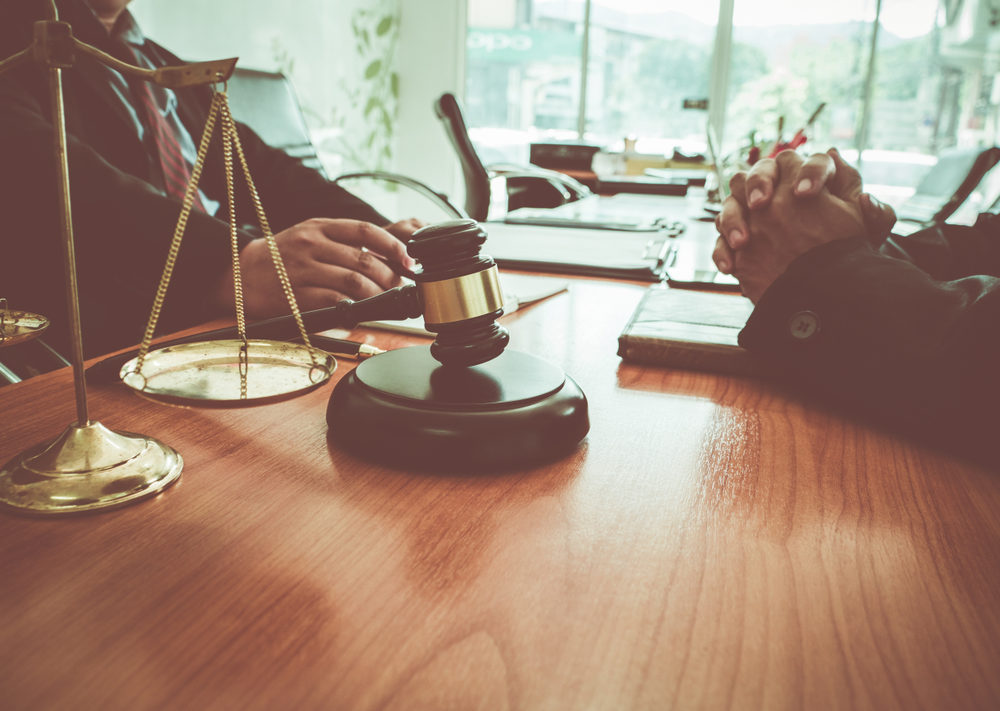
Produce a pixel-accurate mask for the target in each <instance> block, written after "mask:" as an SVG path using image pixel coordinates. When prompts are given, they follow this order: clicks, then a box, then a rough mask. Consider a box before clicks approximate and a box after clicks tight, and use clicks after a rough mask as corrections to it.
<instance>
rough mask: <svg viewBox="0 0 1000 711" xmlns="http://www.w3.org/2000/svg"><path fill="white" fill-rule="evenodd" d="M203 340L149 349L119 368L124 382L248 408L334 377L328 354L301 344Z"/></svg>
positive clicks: (168, 397)
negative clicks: (242, 359)
mask: <svg viewBox="0 0 1000 711" xmlns="http://www.w3.org/2000/svg"><path fill="white" fill-rule="evenodd" d="M247 344H248V348H247V352H246V353H247V355H246V366H245V368H242V369H241V363H240V350H241V346H242V345H243V341H241V340H238V339H232V340H223V341H201V342H197V343H183V344H179V345H176V346H168V347H167V348H161V349H159V350H155V351H150V352H149V353H147V354H146V359H145V361H144V362H143V365H142V372H141V373H140V372H138V371H137V367H138V362H139V359H138V358H133V359H132V360H130V361H128V362H127V363H126V364H125V365H123V366H122V369H121V372H120V377H121V379H122V382H123V383H125V384H126V385H127V386H129V387H130V388H132V389H133V390H135V391H136V392H138V393H139V394H140V395H142V396H143V397H146V398H149V399H151V400H155V401H157V402H163V403H168V404H173V405H190V406H193V407H247V406H250V405H264V404H268V403H272V402H279V401H281V400H287V399H289V398H292V397H295V396H297V395H302V394H304V393H306V392H308V391H310V390H312V389H314V388H316V387H319V386H320V385H322V384H323V383H325V382H326V381H327V380H329V379H330V376H331V375H332V374H333V371H334V370H336V368H337V361H336V360H335V359H334V357H333V356H332V355H330V354H329V353H326V352H324V351H321V350H318V349H316V348H309V347H308V346H306V345H304V344H301V343H287V342H285V341H265V340H252V339H251V340H249V341H248V342H247Z"/></svg>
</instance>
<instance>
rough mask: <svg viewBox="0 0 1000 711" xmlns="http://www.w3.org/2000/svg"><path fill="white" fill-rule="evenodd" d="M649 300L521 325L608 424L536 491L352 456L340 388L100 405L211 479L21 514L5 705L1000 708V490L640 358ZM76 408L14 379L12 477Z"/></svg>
mask: <svg viewBox="0 0 1000 711" xmlns="http://www.w3.org/2000/svg"><path fill="white" fill-rule="evenodd" d="M641 290H642V287H640V286H634V285H629V284H623V283H610V282H607V283H601V282H588V281H575V282H574V283H573V284H572V286H571V288H570V291H569V293H566V294H561V295H559V296H556V297H554V298H552V299H550V300H548V301H546V302H544V303H541V304H538V305H536V306H533V307H531V308H529V309H525V310H523V311H521V312H519V313H516V314H513V315H512V316H511V317H510V320H509V321H508V324H509V325H510V327H511V330H512V333H513V344H514V347H517V348H519V349H521V350H525V351H528V352H531V353H534V354H536V355H539V356H543V357H546V358H548V359H550V360H552V361H554V362H556V363H558V364H560V365H561V366H563V367H564V368H565V369H566V370H567V372H569V373H570V374H571V375H573V377H574V378H575V379H576V380H577V381H578V382H579V383H580V385H581V386H582V388H583V390H584V391H585V392H586V393H587V395H588V397H589V400H590V407H591V422H592V429H591V432H590V435H589V437H588V438H587V440H585V442H584V443H583V444H582V445H581V446H580V448H579V450H578V451H577V452H575V453H574V454H573V455H571V456H569V457H568V458H566V459H565V460H563V461H560V462H558V463H556V464H553V465H549V466H544V467H538V468H533V469H527V470H525V471H519V472H515V473H509V474H501V475H489V476H482V475H479V476H476V475H468V476H454V475H453V476H435V475H428V474H419V475H418V474H413V473H409V472H406V471H398V470H390V469H385V468H381V467H378V466H373V465H371V464H368V463H366V462H365V461H361V460H359V459H356V458H354V457H351V456H348V455H346V454H344V453H343V452H341V451H338V450H336V449H333V448H331V447H330V446H329V445H328V444H327V440H326V424H325V421H324V410H325V405H326V400H327V397H328V395H329V392H330V389H331V387H332V386H330V385H328V386H326V387H324V388H323V389H321V390H319V391H316V392H313V393H311V394H309V395H307V396H305V397H302V398H299V399H296V400H291V401H288V402H285V403H281V404H277V405H271V406H266V407H260V408H252V409H246V410H232V411H212V410H184V409H176V408H170V407H164V406H161V405H156V404H152V403H149V402H146V401H144V400H142V399H140V398H138V397H136V396H135V395H133V394H131V393H130V392H127V391H125V390H124V389H123V388H121V387H120V386H115V387H103V388H92V389H91V391H90V392H91V412H92V413H93V416H94V417H96V418H97V419H100V420H101V421H102V422H104V423H105V424H107V425H108V426H111V427H115V428H119V429H128V430H134V431H138V432H143V433H146V434H150V435H153V436H156V437H159V438H160V439H162V440H163V441H165V442H166V443H168V444H170V445H171V446H173V447H175V448H176V449H177V450H178V451H180V452H181V454H182V455H183V457H184V460H185V466H184V473H183V476H182V478H181V481H180V483H179V484H177V485H175V486H173V487H172V488H170V489H169V490H167V491H166V492H165V493H164V494H162V495H160V496H159V497H157V498H155V499H152V500H149V501H146V502H144V503H140V504H137V505H134V506H131V507H128V508H124V509H121V510H117V511H110V512H106V513H102V514H96V515H91V516H86V517H80V518H73V519H60V520H47V519H46V520H41V519H32V518H24V517H19V516H13V515H2V516H0V576H2V583H0V699H2V701H0V705H2V706H3V707H4V708H5V709H50V708H73V709H96V708H101V709H130V710H131V709H145V708H171V709H202V708H217V709H227V708H255V709H256V708H262V709H408V710H412V709H556V710H562V709H615V710H618V709H633V708H634V709H665V708H672V707H676V708H737V709H750V708H763V709H820V708H877V709H889V708H905V709H917V708H948V709H956V708H980V709H981V708H996V707H997V705H998V704H1000V674H998V671H1000V558H998V553H1000V513H998V512H1000V479H998V478H997V476H995V475H993V474H991V473H989V472H987V471H985V470H981V469H977V468H975V467H973V466H970V465H967V464H964V463H961V462H959V461H957V460H954V459H951V458H948V457H947V456H944V455H941V454H938V453H935V452H932V451H929V450H925V449H922V448H921V447H920V446H916V445H914V444H911V443H907V442H905V441H903V440H900V439H897V438H894V437H892V436H889V435H886V434H883V433H880V432H876V431H873V430H871V429H867V428H865V427H861V426H859V425H856V424H854V423H852V422H850V421H848V420H845V419H842V418H840V417H837V416H833V415H831V414H828V413H826V412H825V411H824V410H823V409H821V408H819V407H810V406H808V405H806V404H803V403H801V402H796V401H792V400H789V399H787V398H785V397H783V396H780V395H779V394H778V393H777V391H776V390H774V389H772V388H771V387H769V386H767V385H765V384H761V383H757V382H753V381H749V380H742V379H736V378H729V377H717V376H712V375H706V374H699V373H693V372H683V371H671V370H666V369H656V368H643V367H635V366H631V365H622V364H621V363H620V361H619V359H618V358H617V356H616V355H615V349H616V343H615V339H616V337H617V335H618V331H619V330H620V328H621V326H622V325H623V323H624V322H625V319H626V318H627V316H628V313H629V312H630V310H631V308H632V307H633V306H634V304H635V303H636V302H637V300H638V298H639V295H640V293H641ZM369 336H370V338H371V340H373V341H376V342H378V343H380V344H384V345H388V346H394V345H401V344H404V343H409V342H413V341H414V340H415V339H414V338H413V337H409V336H402V335H388V334H377V335H376V334H373V333H371V332H369ZM351 367H352V366H351V363H350V362H349V361H342V362H341V364H340V368H339V369H338V373H337V375H338V376H340V375H343V374H344V373H345V372H346V371H347V370H349V369H350V368H351ZM73 413H74V407H73V402H72V388H71V387H70V384H69V374H68V373H67V372H60V373H53V374H49V375H47V376H42V377H39V378H36V379H33V380H30V381H26V382H24V383H21V384H19V385H14V386H9V387H5V388H2V389H0V433H2V440H0V459H2V460H3V461H6V460H7V459H8V458H10V457H12V456H14V455H15V454H17V453H18V452H20V451H21V450H23V449H25V448H26V447H27V446H29V445H31V444H33V443H35V442H37V441H41V440H44V439H47V438H50V437H53V436H55V435H56V434H58V432H59V431H61V430H62V428H63V427H64V426H65V425H67V424H69V423H70V422H71V421H72V419H73Z"/></svg>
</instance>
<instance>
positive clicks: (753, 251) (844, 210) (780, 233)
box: [731, 151, 869, 303]
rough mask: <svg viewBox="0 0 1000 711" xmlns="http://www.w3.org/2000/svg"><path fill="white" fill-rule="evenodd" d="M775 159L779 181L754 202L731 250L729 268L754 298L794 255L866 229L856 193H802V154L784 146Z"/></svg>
mask: <svg viewBox="0 0 1000 711" xmlns="http://www.w3.org/2000/svg"><path fill="white" fill-rule="evenodd" d="M776 163H777V164H778V166H779V168H780V172H779V173H778V176H779V182H777V183H776V184H775V185H774V188H773V192H772V193H771V194H770V195H769V196H768V200H767V204H766V206H761V205H760V204H758V206H757V207H756V208H755V209H754V210H753V212H752V213H751V217H750V220H749V223H748V224H747V227H749V235H748V239H747V241H746V243H745V244H743V245H742V246H741V247H740V248H739V249H738V250H733V251H732V262H731V273H732V274H733V275H734V276H735V277H736V278H737V279H739V282H740V288H741V289H742V290H743V293H744V295H746V296H747V298H749V299H750V300H751V301H753V302H754V303H757V301H758V300H759V299H760V297H761V296H763V294H764V292H765V291H766V290H767V288H768V287H769V286H770V285H771V284H772V283H773V282H774V280H775V279H777V278H778V277H779V276H781V275H782V274H783V273H784V272H785V270H786V269H787V268H788V265H789V264H791V263H792V261H793V260H794V259H795V258H797V257H798V256H800V255H802V254H805V253H806V252H808V251H809V250H811V249H813V248H814V247H818V246H819V245H822V244H826V243H827V242H832V241H834V240H838V239H845V238H850V237H866V236H868V234H869V232H868V227H867V226H866V223H865V220H864V216H863V213H862V209H861V206H860V204H859V202H858V199H857V195H856V194H854V193H853V192H852V191H851V190H848V191H847V193H846V194H847V196H848V197H847V199H844V198H841V197H838V196H836V195H834V194H833V193H832V192H831V191H830V190H820V191H819V192H818V193H809V194H804V193H803V192H802V190H801V189H800V188H801V187H802V178H801V172H800V170H799V169H800V168H801V167H802V165H803V162H802V158H801V157H799V156H798V155H796V154H795V153H793V152H791V151H786V152H785V153H782V154H780V155H779V156H778V160H777V161H776ZM828 182H829V181H828ZM857 190H858V191H860V181H858V182H857Z"/></svg>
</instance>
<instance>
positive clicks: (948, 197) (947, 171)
mask: <svg viewBox="0 0 1000 711" xmlns="http://www.w3.org/2000/svg"><path fill="white" fill-rule="evenodd" d="M998 161H1000V148H997V147H995V146H991V147H990V148H986V149H982V148H961V149H953V150H949V151H943V152H942V153H941V155H940V157H939V158H938V162H937V164H936V165H935V166H934V167H933V168H931V170H930V171H929V172H928V173H927V175H926V176H924V178H923V180H921V181H920V183H919V184H918V185H917V188H916V191H915V192H914V194H913V195H912V196H911V197H909V198H907V199H906V200H905V201H904V202H903V203H902V204H901V205H899V206H898V207H897V208H896V216H897V217H898V218H899V219H901V220H909V221H911V222H919V223H922V224H927V225H930V224H939V223H941V222H944V221H946V220H947V219H948V218H949V217H951V215H952V213H954V212H955V211H956V210H958V208H959V207H961V206H962V204H963V203H964V202H965V201H966V199H967V198H968V197H969V195H971V194H972V192H973V190H975V189H976V186H978V185H979V183H980V181H981V180H982V179H983V176H985V175H986V174H987V173H988V172H989V171H990V169H991V168H993V166H995V165H996V164H997V163H998Z"/></svg>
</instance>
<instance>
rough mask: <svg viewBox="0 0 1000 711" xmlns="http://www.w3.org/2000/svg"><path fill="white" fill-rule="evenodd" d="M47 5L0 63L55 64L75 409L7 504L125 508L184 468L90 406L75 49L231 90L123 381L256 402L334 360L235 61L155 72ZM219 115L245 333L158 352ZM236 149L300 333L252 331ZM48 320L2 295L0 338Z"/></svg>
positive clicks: (161, 393)
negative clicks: (254, 146) (253, 132)
mask: <svg viewBox="0 0 1000 711" xmlns="http://www.w3.org/2000/svg"><path fill="white" fill-rule="evenodd" d="M45 5H46V11H47V17H48V19H46V20H41V21H38V22H36V23H35V27H34V37H33V41H32V43H31V45H30V46H29V47H27V48H26V49H24V50H22V51H20V52H18V53H16V54H14V55H12V56H11V57H8V58H7V59H4V60H3V61H0V73H3V72H5V71H7V70H9V69H11V68H13V67H15V66H18V65H21V64H22V63H25V62H28V61H34V62H37V63H39V64H41V65H42V66H44V67H45V68H46V69H47V70H48V72H47V73H48V81H49V93H50V99H51V105H52V120H53V134H54V141H53V148H54V153H55V159H56V162H57V164H58V177H59V180H58V198H59V210H60V228H61V229H60V231H61V237H62V244H63V256H64V268H65V281H66V298H67V304H68V313H69V327H70V335H71V353H70V355H71V362H72V366H73V381H74V387H75V392H76V410H77V413H76V414H77V418H76V422H74V423H73V424H71V425H69V426H68V427H67V428H66V429H65V430H64V431H63V432H62V433H61V434H60V435H59V436H58V437H56V438H55V439H54V440H51V441H46V442H42V443H40V444H37V445H35V446H33V447H31V448H30V449H28V450H26V451H24V452H22V453H21V454H19V455H18V456H16V457H15V458H14V459H12V460H11V461H9V462H7V463H6V464H5V465H4V467H3V469H2V470H0V505H2V506H3V507H6V508H8V509H10V510H14V511H19V512H24V513H31V514H43V515H53V514H71V513H79V512H88V511H95V510H101V509H107V508H112V507H117V506H123V505H126V504H129V503H132V502H135V501H138V500H141V499H144V498H146V497H149V496H152V495H155V494H157V493H159V492H160V491H162V490H163V489H164V488H166V487H167V486H169V485H170V484H172V483H173V482H174V481H176V480H177V479H178V477H179V476H180V473H181V469H182V467H183V459H182V458H181V456H180V454H178V453H177V452H176V451H174V450H173V449H172V448H171V447H170V446H168V445H166V444H164V443H162V442H159V441H158V440H156V439H154V438H152V437H149V436H147V435H142V434H136V433H132V432H125V431H115V430H111V429H109V428H107V427H105V426H104V425H102V424H101V423H100V422H97V421H94V420H91V419H90V415H89V412H88V407H87V391H86V380H85V376H84V367H83V338H82V331H81V325H80V305H79V291H78V285H77V275H76V257H75V248H74V242H73V229H72V211H71V202H70V194H69V166H68V158H67V140H66V122H65V107H64V103H63V91H62V70H63V69H65V68H70V67H72V66H73V63H74V55H75V53H76V52H81V53H84V54H87V55H89V56H91V57H93V58H95V59H96V60H97V61H99V62H101V63H103V64H105V65H107V66H109V67H111V68H113V69H115V70H117V71H119V72H122V73H125V74H128V75H130V76H132V77H136V78H138V79H141V80H143V81H148V82H153V83H155V84H158V85H160V86H164V87H169V88H181V87H189V86H196V85H204V84H215V85H219V84H223V89H222V90H221V91H220V90H218V88H216V92H215V94H214V95H213V98H212V104H211V108H210V111H209V115H208V119H207V121H206V125H205V129H204V132H203V134H202V137H201V141H200V143H199V147H198V156H197V160H196V162H195V165H194V168H193V170H192V177H191V180H190V182H189V184H188V186H187V189H186V193H185V196H184V199H183V206H182V209H181V213H180V216H179V217H178V220H177V226H176V229H175V231H174V236H173V240H172V242H171V245H170V249H169V251H168V255H167V260H166V264H165V266H164V270H163V274H162V276H161V279H160V283H159V286H158V288H157V291H156V296H155V298H154V302H153V308H152V310H151V312H150V316H149V321H148V323H147V326H146V330H145V333H144V336H143V340H142V344H141V346H140V349H139V354H138V356H137V357H136V358H134V359H133V360H131V361H129V362H128V363H126V364H125V366H124V367H123V368H122V371H121V378H122V382H124V383H125V384H126V385H127V386H129V387H131V388H133V389H134V390H136V391H137V392H138V393H139V394H141V395H143V396H144V397H147V398H150V399H153V400H157V401H161V402H166V403H171V404H187V405H205V406H216V407H220V406H221V407H234V406H243V405H257V404H264V403H268V402H275V401H278V400H281V399H285V398H288V397H293V396H295V395H298V394H301V393H304V392H307V391H308V390H311V389H313V388H315V387H317V386H319V385H321V384H322V383H324V382H326V381H327V380H329V378H330V376H331V374H332V373H333V371H334V369H335V368H336V361H335V360H334V358H333V357H332V356H331V355H329V354H328V353H326V352H324V351H321V350H319V349H316V348H313V347H312V345H311V344H310V342H309V336H308V334H307V333H306V329H305V326H304V324H303V320H302V317H301V314H300V312H299V309H298V306H297V304H296V302H295V297H294V295H293V293H292V288H291V284H290V282H289V279H288V274H287V272H286V271H285V267H284V264H283V262H282V261H281V257H280V255H279V253H278V248H277V245H276V243H275V241H274V237H273V235H272V233H271V230H270V227H269V226H268V222H267V218H266V216H265V215H264V211H263V208H262V206H261V202H260V198H259V197H258V195H257V191H256V188H255V187H254V184H253V180H252V179H251V176H250V172H249V168H248V166H247V162H246V159H245V157H244V155H243V149H242V147H241V145H240V143H239V139H238V137H237V133H236V126H235V122H234V120H233V117H232V114H231V113H230V111H229V105H228V100H227V97H226V92H225V88H224V84H225V82H226V81H227V80H228V79H229V77H230V76H231V75H232V72H233V69H234V68H235V65H236V59H235V58H233V59H223V60H214V61H208V62H196V63H191V64H186V65H181V66H171V67H161V68H159V69H156V70H147V69H141V68H139V67H136V66H133V65H131V64H128V63H125V62H122V61H119V60H118V59H115V58H114V57H111V56H110V55H108V54H105V53H104V52H101V51H100V50H98V49H96V48H94V47H92V46H90V45H88V44H85V43H83V42H81V41H80V40H77V39H76V38H74V37H73V33H72V29H71V27H70V25H69V24H68V23H65V22H61V21H59V17H58V10H57V9H56V6H55V2H54V0H45ZM217 122H218V123H219V124H220V126H221V134H222V146H223V157H224V160H225V171H226V182H227V193H228V202H229V225H230V237H231V244H232V259H233V282H234V288H235V304H236V321H237V327H238V334H239V336H238V338H235V339H226V340H217V341H203V342H188V343H185V344H182V345H175V346H170V347H166V348H162V349H160V350H150V344H151V342H152V338H153V333H154V331H155V328H156V323H157V319H158V317H159V314H160V310H161V308H162V306H163V301H164V298H165V294H166V290H167V286H168V285H169V281H170V277H171V274H172V271H173V267H174V263H175V261H176V258H177V254H178V252H179V249H180V245H181V238H182V236H183V233H184V229H185V226H186V224H187V219H188V216H189V214H190V212H191V209H192V206H193V204H194V200H195V196H196V195H197V190H198V180H199V177H200V175H201V171H202V167H203V165H204V161H205V156H206V154H207V152H208V147H209V144H210V142H211V137H212V133H213V131H214V128H215V124H216V123H217ZM234 154H235V157H236V158H238V159H239V161H240V164H241V167H242V169H243V172H244V174H245V176H246V181H247V185H248V187H249V190H250V195H251V198H252V200H253V203H254V208H255V211H256V216H257V219H258V222H259V224H260V227H261V229H262V231H263V232H264V235H265V238H266V239H267V244H268V247H269V251H270V254H271V257H272V259H273V261H274V265H275V269H276V271H277V274H278V278H279V280H280V282H281V286H282V290H283V292H284V294H285V297H286V299H287V300H288V304H289V306H290V308H291V311H292V315H293V316H294V319H295V322H296V325H297V326H298V329H299V334H300V337H301V340H302V343H290V342H285V341H271V340H265V339H248V338H247V336H246V320H245V316H244V306H243V289H242V280H241V278H240V268H239V252H238V247H237V241H236V240H237V230H236V217H235V205H234V202H233V197H234V189H233V163H234ZM47 325H48V321H47V319H46V318H45V317H44V316H40V315H38V314H33V313H31V312H26V311H15V310H13V309H9V308H8V307H7V305H6V303H5V302H2V303H0V346H4V345H10V344H13V343H15V342H22V341H24V340H28V339H30V338H34V337H37V336H38V335H40V334H41V333H42V331H43V330H44V329H45V327H46V326H47Z"/></svg>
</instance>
